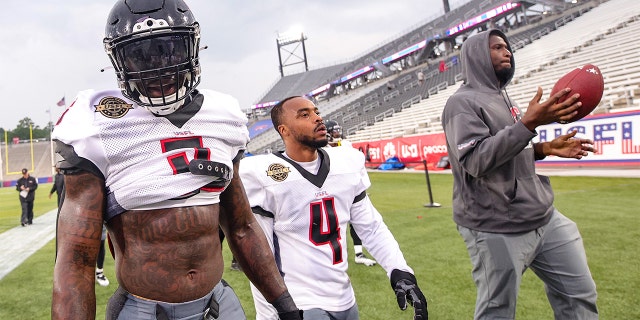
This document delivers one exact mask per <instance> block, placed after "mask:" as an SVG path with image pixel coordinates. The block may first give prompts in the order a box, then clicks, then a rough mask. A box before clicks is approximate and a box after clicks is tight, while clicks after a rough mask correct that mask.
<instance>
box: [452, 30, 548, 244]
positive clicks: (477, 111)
mask: <svg viewBox="0 0 640 320" xmlns="http://www.w3.org/2000/svg"><path fill="white" fill-rule="evenodd" d="M492 32H495V33H497V35H499V36H501V37H502V38H503V39H505V42H507V45H508V47H509V51H512V50H511V46H510V45H509V41H508V40H507V38H506V36H505V35H504V34H503V33H502V32H500V31H498V30H489V31H485V32H481V33H478V34H476V35H474V36H472V37H469V38H468V39H467V40H466V41H465V42H464V43H463V45H462V54H461V63H462V69H463V76H464V84H463V85H462V86H461V87H460V88H459V89H458V90H457V91H456V93H454V94H453V95H452V96H451V97H450V98H449V99H448V100H447V103H446V105H445V107H444V111H443V112H442V126H443V127H444V132H445V135H446V139H447V148H448V152H449V161H450V162H451V168H452V172H453V178H454V182H453V220H454V221H455V222H456V223H457V224H459V225H462V226H464V227H467V228H469V229H473V230H479V231H485V232H497V233H516V232H525V231H530V230H534V229H536V228H538V227H540V226H542V225H544V224H546V223H547V222H548V221H549V219H550V215H551V212H553V191H552V189H551V185H550V183H549V178H547V177H545V176H538V175H536V173H535V165H534V163H535V159H534V158H535V156H534V151H533V145H532V143H531V139H532V138H533V137H535V135H536V133H535V132H531V131H530V130H529V129H527V128H526V127H525V126H524V125H523V124H522V122H520V116H521V112H520V109H519V108H518V107H517V105H516V103H515V102H514V101H512V100H511V99H510V98H509V97H508V96H507V94H506V91H505V87H506V86H507V85H508V84H509V82H510V81H511V78H512V77H513V70H514V68H515V63H514V59H513V56H511V66H512V71H511V74H510V75H508V76H507V79H506V81H505V83H504V84H502V85H500V82H499V81H498V77H497V76H496V73H495V71H494V69H493V64H492V63H491V55H490V52H489V35H490V33H492ZM512 52H513V51H512Z"/></svg>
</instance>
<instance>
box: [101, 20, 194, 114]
mask: <svg viewBox="0 0 640 320" xmlns="http://www.w3.org/2000/svg"><path fill="white" fill-rule="evenodd" d="M166 26H167V23H166V22H165V21H164V20H162V19H157V20H156V19H152V18H147V19H145V20H143V21H141V22H139V23H137V24H136V25H135V26H134V30H140V31H137V32H136V33H133V34H131V35H129V36H123V37H120V38H116V39H113V40H110V41H105V49H106V51H107V54H108V55H109V58H110V59H111V62H112V63H113V66H114V68H115V70H116V75H117V77H118V84H119V86H120V89H121V90H122V92H123V95H124V96H126V97H127V98H129V99H131V100H133V101H136V102H137V103H138V104H139V105H141V106H143V107H146V108H147V109H148V110H149V111H151V112H153V113H154V114H157V115H166V114H170V113H173V112H174V111H175V110H177V109H178V108H179V107H180V106H182V104H183V103H184V101H183V100H184V99H185V98H187V97H188V96H189V95H190V94H191V92H193V90H194V89H195V88H196V86H197V85H198V84H199V82H200V63H199V61H198V46H199V42H200V31H199V27H198V24H197V23H195V24H194V25H193V26H191V27H173V28H168V27H166Z"/></svg>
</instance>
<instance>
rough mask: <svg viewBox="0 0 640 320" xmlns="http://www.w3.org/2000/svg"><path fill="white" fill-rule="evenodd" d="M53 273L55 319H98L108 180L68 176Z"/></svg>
mask: <svg viewBox="0 0 640 320" xmlns="http://www.w3.org/2000/svg"><path fill="white" fill-rule="evenodd" d="M65 182H66V185H65V189H66V191H65V192H66V193H65V200H64V202H63V204H62V208H61V210H60V214H59V216H58V226H57V253H56V255H57V256H56V263H55V267H54V271H53V300H52V304H51V318H52V319H72V318H73V319H95V316H96V315H95V313H96V296H95V287H94V286H95V275H94V272H95V268H96V258H97V256H98V250H99V248H100V238H101V236H102V212H103V209H104V196H105V194H104V181H103V180H102V179H101V178H98V177H96V176H95V175H92V174H90V173H86V172H82V173H79V174H73V175H66V176H65Z"/></svg>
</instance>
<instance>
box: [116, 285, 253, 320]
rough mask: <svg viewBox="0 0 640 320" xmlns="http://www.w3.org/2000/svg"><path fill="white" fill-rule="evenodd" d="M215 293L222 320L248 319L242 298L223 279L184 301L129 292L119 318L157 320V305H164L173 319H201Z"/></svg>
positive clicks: (125, 319)
mask: <svg viewBox="0 0 640 320" xmlns="http://www.w3.org/2000/svg"><path fill="white" fill-rule="evenodd" d="M211 295H213V296H214V297H215V299H216V301H218V303H219V304H220V317H219V319H220V320H246V319H247V317H246V316H245V314H244V310H243V309H242V306H241V305H240V300H239V299H238V296H236V294H235V292H234V291H233V289H232V288H231V287H230V286H229V285H227V284H226V282H224V280H222V281H221V282H219V283H218V284H217V285H216V286H215V287H214V288H213V291H211V292H210V293H209V294H207V295H206V296H204V297H202V298H200V299H197V300H193V301H189V302H183V303H166V302H160V301H152V300H145V299H141V298H138V297H136V296H134V295H132V294H127V300H126V301H125V303H124V307H123V308H122V310H121V311H120V314H119V315H118V320H129V319H135V320H155V319H156V305H160V306H162V308H163V309H164V311H165V313H166V314H167V316H168V317H169V319H171V320H201V319H202V318H203V315H204V310H205V309H206V308H207V307H208V302H209V300H210V298H211Z"/></svg>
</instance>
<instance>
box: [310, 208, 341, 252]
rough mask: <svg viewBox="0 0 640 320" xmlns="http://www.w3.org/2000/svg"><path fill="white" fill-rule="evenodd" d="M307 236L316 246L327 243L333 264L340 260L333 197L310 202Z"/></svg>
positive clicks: (337, 226)
mask: <svg viewBox="0 0 640 320" xmlns="http://www.w3.org/2000/svg"><path fill="white" fill-rule="evenodd" d="M309 238H310V239H311V242H312V243H313V244H315V245H316V246H322V245H329V246H330V247H331V251H332V252H333V264H338V263H341V262H342V245H340V223H339V222H338V215H337V214H336V210H335V207H334V205H333V198H324V199H322V201H318V202H312V203H311V224H310V225H309Z"/></svg>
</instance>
